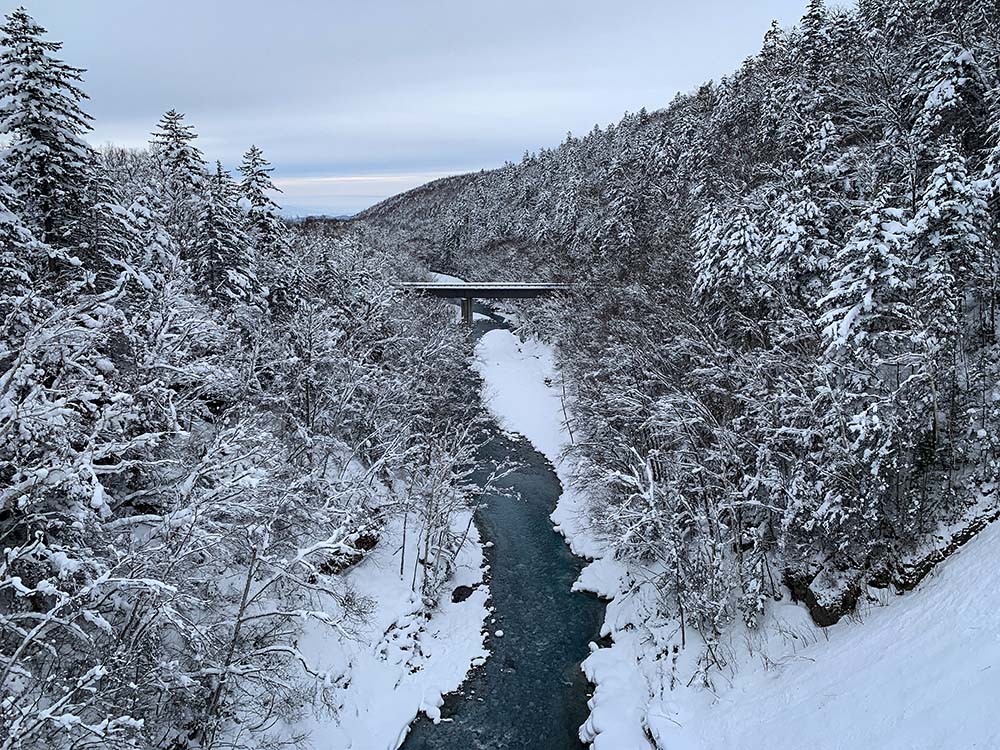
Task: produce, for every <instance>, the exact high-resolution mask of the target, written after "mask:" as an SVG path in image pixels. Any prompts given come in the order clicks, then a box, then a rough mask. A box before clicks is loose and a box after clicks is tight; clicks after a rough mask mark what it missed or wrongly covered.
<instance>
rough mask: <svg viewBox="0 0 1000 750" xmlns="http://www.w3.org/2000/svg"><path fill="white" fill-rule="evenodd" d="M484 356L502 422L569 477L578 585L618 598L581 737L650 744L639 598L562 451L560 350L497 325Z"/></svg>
mask: <svg viewBox="0 0 1000 750" xmlns="http://www.w3.org/2000/svg"><path fill="white" fill-rule="evenodd" d="M476 354H477V363H476V369H477V370H478V371H479V374H480V375H481V376H482V378H483V380H484V381H485V384H486V393H485V395H486V400H487V405H488V406H489V408H490V410H491V412H492V413H493V414H494V415H495V416H496V418H497V420H498V421H499V422H500V423H501V425H502V426H504V427H506V428H507V429H511V430H514V431H516V432H519V433H521V434H522V435H524V436H525V437H526V438H528V440H529V441H531V443H532V444H533V445H534V446H535V447H536V448H537V449H538V450H539V451H541V452H542V453H543V454H545V456H546V458H548V459H549V461H550V462H551V463H552V465H553V466H554V467H555V470H556V473H557V475H558V476H559V480H560V482H561V483H562V486H563V494H562V496H561V497H560V499H559V503H558V505H557V507H556V510H555V512H554V513H553V514H552V520H553V522H554V523H555V524H556V528H557V529H558V530H559V531H560V532H561V533H562V534H563V535H564V536H565V537H566V540H567V543H568V544H569V545H570V548H571V549H572V550H573V552H574V554H576V555H579V556H581V557H585V558H588V559H590V560H592V562H591V563H590V564H589V565H588V566H587V567H586V568H585V569H584V571H583V574H582V575H581V577H580V580H579V581H578V582H577V584H576V586H575V588H577V589H579V590H586V591H592V592H593V593H595V594H598V595H599V596H601V597H603V598H607V599H612V601H611V602H610V604H609V605H608V610H607V615H606V619H605V625H604V628H603V630H602V635H611V636H612V637H613V638H614V639H615V643H614V645H613V646H612V647H611V648H604V649H598V648H597V646H596V644H594V645H592V649H593V653H592V654H591V656H590V657H589V658H588V659H587V660H586V661H585V662H584V670H585V672H586V674H587V677H588V679H589V680H590V681H591V682H593V683H594V684H595V686H596V687H595V692H594V696H593V698H591V700H590V703H589V705H590V709H591V715H590V718H589V719H588V720H587V723H586V725H585V726H584V727H583V729H582V731H581V738H582V739H583V740H584V741H587V742H593V743H594V747H595V748H597V750H614V749H620V748H630V749H631V750H642V749H643V748H649V747H651V745H650V743H649V742H648V740H647V739H646V737H645V735H644V734H643V730H642V713H643V706H645V704H646V702H647V698H648V694H647V691H645V689H644V688H643V685H644V684H645V679H644V677H643V676H642V674H641V673H640V672H639V671H638V667H637V662H638V660H637V658H636V648H638V646H637V644H635V643H633V642H632V640H631V639H630V638H628V637H627V635H626V633H625V632H623V631H622V628H623V627H624V626H625V623H626V621H627V620H630V619H632V617H631V612H630V610H631V608H632V607H633V606H634V604H635V601H634V600H633V599H627V600H623V599H621V598H617V595H618V593H619V591H620V584H621V581H622V580H624V579H625V578H627V575H628V573H627V570H626V569H625V567H624V566H623V565H621V564H620V563H618V562H616V561H615V560H613V559H611V558H609V557H606V556H605V549H604V547H603V545H602V544H601V543H600V541H599V540H598V539H597V538H596V537H595V536H594V535H592V534H591V533H590V532H589V531H588V529H587V526H586V523H585V521H584V518H585V515H586V513H585V507H584V502H585V499H584V498H583V497H582V496H581V495H580V494H579V493H577V492H575V491H574V490H573V488H572V486H571V473H570V467H569V465H568V464H567V463H565V462H564V461H563V460H562V457H561V456H562V452H563V449H564V448H565V447H566V446H567V445H568V444H569V441H570V436H569V432H568V431H567V430H566V426H565V422H566V417H565V413H564V411H563V403H562V398H561V393H562V391H561V389H560V387H559V386H558V383H559V377H558V373H557V372H556V368H555V362H554V358H553V353H552V350H551V348H549V347H548V346H546V345H544V344H542V343H541V342H538V341H535V340H529V341H524V342H522V341H519V340H518V339H517V337H516V336H514V335H513V334H512V333H510V332H509V331H505V330H495V331H490V332H489V333H487V334H485V335H484V336H483V337H482V339H481V340H480V341H479V344H478V346H477V347H476Z"/></svg>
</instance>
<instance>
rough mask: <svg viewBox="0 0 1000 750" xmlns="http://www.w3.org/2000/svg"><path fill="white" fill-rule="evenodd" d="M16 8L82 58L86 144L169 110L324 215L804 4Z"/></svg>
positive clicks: (724, 53)
mask: <svg viewBox="0 0 1000 750" xmlns="http://www.w3.org/2000/svg"><path fill="white" fill-rule="evenodd" d="M25 4H26V7H27V8H28V12H29V13H31V14H32V15H33V16H34V17H35V18H36V20H38V21H39V22H40V23H41V24H42V25H43V26H45V27H46V28H47V29H48V30H49V37H50V38H52V39H56V40H61V41H64V42H65V48H64V49H63V57H64V59H65V60H66V62H68V63H71V64H73V65H77V66H80V67H84V68H86V69H87V74H86V83H85V90H86V91H87V92H88V93H89V94H90V97H91V101H90V102H89V103H88V108H89V111H90V113H91V114H92V115H94V117H95V119H96V122H95V129H94V132H93V133H92V134H91V137H90V140H91V142H92V143H94V144H95V145H100V144H103V143H106V142H108V141H113V142H115V143H119V144H127V145H141V144H143V143H144V142H145V141H146V139H147V137H148V134H149V132H150V131H151V130H152V129H153V128H154V126H155V124H156V121H157V119H158V118H159V116H160V115H161V114H162V113H163V112H164V111H166V110H167V109H170V108H175V109H177V110H179V111H181V112H184V113H186V115H187V120H188V122H190V123H191V124H192V125H194V126H195V128H196V129H197V131H198V133H199V135H200V139H199V144H200V146H201V148H202V150H203V151H204V152H205V154H206V156H207V157H208V158H210V159H216V158H218V159H221V160H222V162H223V164H224V165H226V166H227V167H230V168H232V167H235V166H236V165H237V164H238V163H239V159H240V155H241V154H242V152H243V151H244V150H245V149H246V147H247V146H249V145H250V144H251V143H256V144H257V145H258V146H260V147H261V148H262V149H263V150H264V153H265V155H266V156H267V157H268V158H269V159H270V160H271V162H272V163H273V164H274V166H275V168H276V169H275V173H274V174H275V178H276V182H278V183H279V185H280V186H281V187H282V188H283V189H284V191H285V195H284V196H282V197H281V198H280V199H279V202H280V203H281V204H282V205H283V206H284V207H285V209H286V211H287V212H289V213H290V214H303V213H328V214H334V215H336V214H349V213H353V212H355V211H357V210H360V209H361V208H364V207H366V206H368V205H371V204H373V203H375V202H377V201H378V200H380V199H381V198H384V197H386V196H388V195H392V194H394V193H397V192H401V191H403V190H406V189H409V188H410V187H414V186H416V185H419V184H421V183H423V182H426V181H428V180H431V179H434V178H436V177H440V176H443V175H445V174H454V173H457V172H466V171H470V170H478V169H481V168H484V167H485V168H489V167H495V166H498V165H500V164H502V163H503V162H504V161H506V160H515V161H516V160H518V159H519V158H520V157H521V155H522V153H523V152H524V150H525V149H529V150H535V149H537V148H539V147H541V146H554V145H557V144H558V143H559V142H560V141H561V140H562V139H563V138H564V137H565V135H566V132H567V131H572V132H574V133H577V134H583V133H585V132H587V131H588V130H590V129H591V128H592V127H593V126H594V124H595V123H599V124H601V125H602V126H603V125H606V124H608V123H609V122H613V121H616V120H618V119H619V118H620V117H621V115H622V114H623V113H624V112H625V111H626V110H628V111H636V110H638V109H639V108H641V107H643V106H645V107H646V108H648V109H657V108H660V107H663V106H665V105H666V104H667V103H668V102H669V101H670V100H671V99H672V98H673V96H674V95H675V94H676V93H677V92H678V91H685V92H686V91H690V90H692V89H693V88H694V87H696V86H697V85H698V84H700V83H702V82H704V81H706V80H709V79H713V78H718V77H720V76H721V75H723V74H725V73H727V72H730V71H731V70H733V69H735V68H736V67H737V66H738V65H739V64H740V62H741V61H742V60H743V59H744V58H746V57H747V56H748V55H750V54H753V53H754V52H756V51H757V50H759V48H760V43H761V40H762V39H763V36H764V33H765V32H766V31H767V28H768V26H769V25H770V22H771V20H772V19H777V20H778V21H779V22H780V23H781V24H782V25H785V26H788V25H792V24H794V23H796V22H797V21H798V19H799V17H800V16H801V15H802V12H803V9H804V7H805V4H806V0H601V1H599V2H598V1H597V0H554V1H552V0H489V2H482V1H480V0H391V1H390V0H352V1H346V0H343V1H342V0H281V1H280V2H278V1H276V0H167V1H164V0H25ZM15 6H16V3H8V2H7V1H6V0H0V7H3V9H4V10H5V12H7V11H9V10H11V9H12V8H14V7H15Z"/></svg>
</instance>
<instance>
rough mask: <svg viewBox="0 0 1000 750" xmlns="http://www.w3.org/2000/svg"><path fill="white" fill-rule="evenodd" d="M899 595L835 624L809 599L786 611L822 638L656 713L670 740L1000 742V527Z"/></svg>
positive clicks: (849, 744)
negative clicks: (811, 610) (813, 616)
mask: <svg viewBox="0 0 1000 750" xmlns="http://www.w3.org/2000/svg"><path fill="white" fill-rule="evenodd" d="M889 596H891V597H892V598H888V599H887V600H886V603H887V606H876V607H872V608H870V609H868V610H867V611H864V612H863V613H862V616H861V622H850V621H844V622H842V623H840V624H838V625H835V626H833V627H830V628H827V629H826V630H825V631H819V630H818V629H815V628H813V627H812V626H811V624H810V623H809V622H808V618H807V617H806V616H805V614H804V612H803V610H802V609H801V608H800V607H797V606H796V605H792V604H786V605H784V606H780V607H778V609H777V611H776V613H775V620H776V621H784V622H785V623H786V627H787V628H791V629H795V630H796V631H797V632H798V633H800V634H802V636H800V637H805V638H806V639H807V640H810V639H809V638H808V634H810V633H812V635H813V638H818V640H815V641H814V642H811V643H810V642H807V643H806V644H805V646H804V647H799V648H797V649H796V651H797V653H794V654H793V652H792V648H791V644H789V643H787V642H786V639H783V638H781V637H780V636H778V635H777V634H775V635H774V636H772V638H771V641H770V642H769V643H768V644H766V646H765V648H766V649H767V652H766V657H765V655H762V654H758V655H757V657H756V658H752V659H748V660H746V661H745V662H744V663H743V664H742V665H741V668H740V671H739V672H738V673H737V675H736V677H735V679H734V681H733V685H732V687H731V688H729V689H726V690H724V691H723V692H722V693H721V694H720V696H719V699H718V701H717V702H716V703H714V705H713V704H712V701H711V696H710V695H708V694H702V695H701V696H700V698H701V700H696V699H695V696H689V697H688V698H689V703H688V704H687V705H683V704H679V705H677V706H676V711H675V712H674V713H673V714H672V715H671V714H668V712H667V711H665V710H662V709H665V708H666V706H661V711H659V712H652V711H651V713H650V715H651V717H652V716H653V715H655V714H656V713H660V714H662V718H661V719H660V721H657V722H655V726H656V728H657V731H658V734H659V736H660V737H662V739H663V745H664V747H666V748H670V750H686V749H687V748H691V749H692V750H693V749H694V748H705V749H706V750H708V749H710V748H725V747H741V748H745V749H749V748H758V747H760V748H765V747H766V748H767V749H768V750H802V748H809V749H810V750H834V749H835V748H836V749H838V750H840V749H841V748H842V749H843V750H859V749H860V748H879V750H941V749H943V748H948V749H949V750H969V749H971V748H983V749H984V750H985V749H986V748H1000V721H998V720H997V714H996V709H997V707H998V706H1000V527H998V526H997V525H995V524H994V525H993V526H992V527H989V528H987V529H986V530H985V531H983V532H982V533H980V534H979V536H978V537H977V538H976V539H973V540H972V541H971V542H970V543H969V544H968V545H967V546H966V547H964V548H963V549H962V550H961V552H959V553H958V554H956V555H955V556H954V557H952V558H951V559H949V560H948V561H947V562H946V563H944V564H943V565H942V566H941V567H940V568H939V570H938V572H937V574H936V575H933V576H932V577H930V578H928V579H927V580H925V581H924V583H923V584H922V585H921V586H920V587H919V588H918V589H917V590H916V591H914V592H912V593H909V594H906V595H905V596H901V597H895V596H892V595H889ZM771 628H772V632H774V631H775V630H776V629H775V623H774V622H772V623H771ZM787 632H790V630H786V633H787ZM767 661H776V662H778V663H779V664H780V666H765V663H766V662H767ZM782 661H783V662H784V663H783V664H781V662H782ZM674 722H677V723H676V724H675V723H674ZM678 724H679V725H680V726H678Z"/></svg>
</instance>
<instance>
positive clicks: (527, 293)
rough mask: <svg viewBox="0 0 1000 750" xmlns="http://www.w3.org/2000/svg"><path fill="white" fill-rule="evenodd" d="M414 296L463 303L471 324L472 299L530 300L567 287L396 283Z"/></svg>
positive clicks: (516, 284)
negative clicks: (455, 300)
mask: <svg viewBox="0 0 1000 750" xmlns="http://www.w3.org/2000/svg"><path fill="white" fill-rule="evenodd" d="M396 286H398V287H399V288H400V289H406V290H408V291H411V292H416V293H417V294H426V295H429V296H431V297H442V298H444V299H460V300H462V321H463V322H465V323H470V324H471V323H472V302H473V300H475V299H531V298H534V297H551V296H552V295H553V294H559V293H560V292H567V291H569V289H570V285H569V284H545V283H519V282H503V283H492V282H479V281H454V282H453V281H400V282H398V283H397V284H396Z"/></svg>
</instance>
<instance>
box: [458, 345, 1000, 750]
mask: <svg viewBox="0 0 1000 750" xmlns="http://www.w3.org/2000/svg"><path fill="white" fill-rule="evenodd" d="M477 355H478V364H477V368H478V370H479V372H480V373H481V375H482V376H483V378H484V380H485V381H486V383H487V393H488V403H489V406H490V408H491V410H492V411H493V412H494V414H495V415H496V416H497V417H498V419H499V420H500V421H501V422H502V423H503V424H504V426H505V427H507V428H508V429H512V430H516V431H517V432H520V433H522V434H523V435H525V437H527V438H528V439H529V440H530V441H531V442H532V443H533V444H534V445H535V446H536V447H537V448H538V449H539V450H540V451H542V452H543V453H544V454H545V455H546V456H547V457H548V458H549V459H550V460H551V461H552V463H553V465H554V466H556V469H557V473H558V474H559V476H560V479H561V481H562V483H563V486H564V487H565V488H570V481H569V480H570V476H569V475H570V471H571V467H570V466H569V465H567V463H566V462H564V461H561V460H560V459H561V453H562V450H563V448H564V447H565V446H566V444H567V442H568V441H569V439H570V437H569V434H568V432H567V431H566V429H565V427H564V422H565V416H564V411H563V404H562V400H561V398H560V395H561V387H560V386H559V377H558V373H557V372H556V370H555V366H554V362H553V355H552V351H551V349H549V348H548V347H547V346H545V345H543V344H540V343H539V342H537V341H527V342H520V341H518V340H517V338H516V337H515V336H514V335H513V334H511V333H509V332H508V331H504V330H495V331H490V332H489V333H487V334H485V335H484V336H483V338H482V339H481V341H480V343H479V346H478V348H477ZM584 509H585V499H584V498H583V497H581V496H580V495H579V494H578V493H576V492H575V491H573V490H572V489H566V490H565V491H564V493H563V496H562V498H561V499H560V501H559V505H558V507H557V509H556V511H555V513H553V521H554V522H555V523H556V524H557V527H558V528H559V529H560V530H561V531H562V532H563V534H564V535H565V536H566V538H567V541H568V543H569V544H570V545H571V547H572V549H573V550H574V552H576V553H577V554H580V555H583V556H586V557H589V558H593V559H594V562H592V563H591V564H590V565H588V566H587V568H585V569H584V571H583V573H582V575H581V577H580V580H579V581H578V583H577V586H578V587H581V588H585V589H587V590H590V591H594V592H595V593H598V594H600V595H602V596H605V597H609V598H612V601H611V603H610V604H609V606H608V610H607V615H606V619H605V626H604V632H605V633H606V634H609V635H611V636H612V638H613V640H614V645H613V646H612V647H611V648H601V649H598V648H597V647H596V646H594V651H593V653H592V654H591V656H590V657H589V658H588V659H587V660H586V661H585V662H584V665H583V666H584V670H585V671H586V673H587V675H588V678H589V679H590V680H591V681H592V682H594V683H595V684H596V691H595V693H594V696H593V698H592V699H591V703H590V706H591V711H592V713H591V716H590V718H589V720H588V721H587V724H586V725H585V726H584V727H583V729H582V732H581V734H582V736H583V737H584V739H586V740H588V741H592V742H593V743H594V747H595V748H598V750H644V749H646V748H650V747H651V744H650V741H649V739H647V732H648V734H649V735H650V736H652V737H654V738H655V740H656V742H657V744H658V745H659V746H660V747H662V748H664V750H721V749H722V748H735V747H738V748H741V750H757V749H758V748H759V749H760V750H765V748H766V750H802V749H803V748H809V750H864V749H866V748H880V750H890V749H893V750H895V749H898V750H904V749H906V750H932V749H933V750H939V749H940V748H948V749H949V750H971V749H973V748H976V749H979V748H983V749H986V748H1000V722H998V721H997V720H996V717H995V714H994V709H995V708H996V706H997V705H1000V584H998V580H997V571H998V569H1000V527H998V526H997V525H994V526H993V527H990V528H987V529H986V530H985V531H984V532H982V533H981V534H980V535H979V537H978V538H976V539H974V540H973V541H972V542H970V543H969V544H968V545H966V546H965V547H964V548H963V549H962V550H961V551H960V552H959V553H957V554H956V555H955V556H953V557H952V558H951V559H950V560H948V561H947V562H946V563H944V564H943V565H941V566H940V568H939V569H938V571H936V573H935V574H934V575H932V576H930V577H929V578H928V579H927V580H925V581H924V582H923V583H922V584H921V585H920V586H919V587H918V588H917V590H915V591H914V592H912V593H909V594H906V595H905V596H900V597H897V596H894V595H891V594H886V593H881V594H880V595H881V597H882V604H884V605H885V606H882V605H881V604H880V605H879V606H871V605H869V606H867V607H864V608H863V609H862V611H861V615H860V617H858V618H851V619H847V620H844V621H842V622H841V623H840V624H838V625H835V626H833V627H830V628H826V629H820V628H817V627H816V626H815V625H814V624H813V623H812V621H811V620H810V618H809V616H808V613H807V612H806V611H805V609H804V608H802V607H800V606H798V605H795V604H792V603H790V602H787V601H786V602H783V603H778V604H776V605H775V606H774V608H773V610H772V611H771V613H770V614H769V617H768V618H767V619H766V621H765V623H764V626H763V629H762V630H761V631H760V632H759V633H753V634H750V633H747V632H745V631H742V630H740V629H738V628H735V629H734V630H733V631H732V633H731V635H730V638H729V643H727V644H725V645H726V646H727V651H728V653H729V655H730V660H731V666H732V670H731V671H730V672H728V673H727V674H718V673H717V674H715V675H714V678H713V688H714V689H713V690H706V689H701V688H698V687H695V686H692V687H688V686H687V682H688V680H689V679H690V677H691V675H692V674H693V663H692V662H693V660H694V657H695V656H696V654H697V644H692V643H691V639H690V637H689V644H688V648H687V649H686V650H685V651H684V652H682V653H681V654H679V656H678V658H677V663H676V672H675V674H676V675H677V676H678V678H679V679H678V680H677V682H676V684H675V685H674V686H673V687H671V662H672V660H671V659H670V658H669V657H660V656H658V654H662V653H664V652H665V650H666V648H667V647H669V646H670V645H671V644H673V643H674V642H676V640H677V637H676V633H677V627H676V623H673V622H670V621H659V620H657V618H656V615H655V612H656V609H655V606H654V605H655V598H656V591H655V587H654V586H653V585H641V584H640V585H636V584H635V582H636V581H643V580H645V579H646V578H647V577H648V573H649V571H643V570H638V569H635V568H629V567H627V566H625V565H623V564H622V563H620V562H618V561H615V560H613V559H611V558H610V557H609V556H605V551H606V550H605V548H604V547H603V546H602V544H601V542H600V540H599V539H597V538H595V536H594V535H593V534H591V533H590V532H589V531H588V529H587V526H586V523H585V521H584V516H585V514H584ZM873 593H875V592H873ZM689 636H690V634H689Z"/></svg>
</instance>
